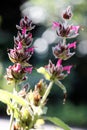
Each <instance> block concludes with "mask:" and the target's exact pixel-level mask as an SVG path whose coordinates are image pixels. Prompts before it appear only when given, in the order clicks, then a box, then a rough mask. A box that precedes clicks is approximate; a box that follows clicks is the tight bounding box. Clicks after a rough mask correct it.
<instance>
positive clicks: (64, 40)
mask: <svg viewBox="0 0 87 130" xmlns="http://www.w3.org/2000/svg"><path fill="white" fill-rule="evenodd" d="M65 44H66V37H64V38H63V45H65Z"/></svg>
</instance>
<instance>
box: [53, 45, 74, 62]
mask: <svg viewBox="0 0 87 130" xmlns="http://www.w3.org/2000/svg"><path fill="white" fill-rule="evenodd" d="M71 48H74V49H75V48H76V42H73V43H69V44H62V43H61V42H60V43H58V45H56V46H55V47H53V48H52V51H53V55H54V56H55V58H59V59H62V60H67V59H69V58H70V57H71V56H73V55H74V54H75V52H70V51H71Z"/></svg>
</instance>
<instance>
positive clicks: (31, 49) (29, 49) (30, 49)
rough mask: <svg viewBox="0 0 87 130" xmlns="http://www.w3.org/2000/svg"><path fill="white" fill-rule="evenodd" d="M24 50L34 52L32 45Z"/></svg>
mask: <svg viewBox="0 0 87 130" xmlns="http://www.w3.org/2000/svg"><path fill="white" fill-rule="evenodd" d="M26 52H34V47H32V48H28V49H27V50H26Z"/></svg>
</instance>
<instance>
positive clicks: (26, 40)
mask: <svg viewBox="0 0 87 130" xmlns="http://www.w3.org/2000/svg"><path fill="white" fill-rule="evenodd" d="M32 41H33V39H32V34H31V33H28V34H26V35H22V34H21V33H20V32H18V34H17V37H14V43H15V45H16V46H18V44H19V43H21V44H22V45H23V46H24V47H29V46H30V45H31V43H32Z"/></svg>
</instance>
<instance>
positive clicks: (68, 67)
mask: <svg viewBox="0 0 87 130" xmlns="http://www.w3.org/2000/svg"><path fill="white" fill-rule="evenodd" d="M71 68H72V65H69V66H64V67H63V70H66V71H67V73H68V74H70V70H71Z"/></svg>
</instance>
